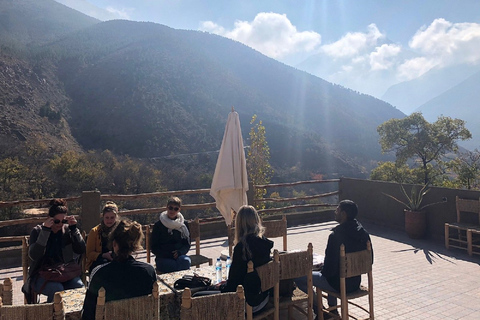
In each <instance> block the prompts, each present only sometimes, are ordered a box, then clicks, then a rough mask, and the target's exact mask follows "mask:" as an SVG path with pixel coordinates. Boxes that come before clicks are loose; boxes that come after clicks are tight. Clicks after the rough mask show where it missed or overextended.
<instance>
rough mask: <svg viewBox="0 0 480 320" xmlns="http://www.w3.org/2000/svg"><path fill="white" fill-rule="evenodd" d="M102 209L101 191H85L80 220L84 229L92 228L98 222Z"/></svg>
mask: <svg viewBox="0 0 480 320" xmlns="http://www.w3.org/2000/svg"><path fill="white" fill-rule="evenodd" d="M100 211H101V207H100V191H83V192H82V212H81V220H80V222H81V226H82V229H83V230H90V229H92V228H93V227H95V226H96V225H97V224H98V222H99V221H100Z"/></svg>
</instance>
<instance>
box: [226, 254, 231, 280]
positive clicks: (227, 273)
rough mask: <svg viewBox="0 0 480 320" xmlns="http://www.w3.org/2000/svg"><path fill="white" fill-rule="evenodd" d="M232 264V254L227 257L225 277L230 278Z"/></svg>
mask: <svg viewBox="0 0 480 320" xmlns="http://www.w3.org/2000/svg"><path fill="white" fill-rule="evenodd" d="M231 266H232V260H231V259H230V256H228V257H227V262H226V264H225V272H226V276H225V279H228V275H229V274H230V267H231Z"/></svg>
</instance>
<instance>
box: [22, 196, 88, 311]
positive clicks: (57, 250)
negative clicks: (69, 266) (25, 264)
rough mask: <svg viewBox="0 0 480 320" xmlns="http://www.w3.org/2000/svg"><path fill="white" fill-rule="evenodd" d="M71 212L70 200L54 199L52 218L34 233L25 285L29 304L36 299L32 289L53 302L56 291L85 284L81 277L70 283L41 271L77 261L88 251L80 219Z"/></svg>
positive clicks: (50, 210) (51, 206)
mask: <svg viewBox="0 0 480 320" xmlns="http://www.w3.org/2000/svg"><path fill="white" fill-rule="evenodd" d="M67 214H68V207H67V201H65V200H64V199H53V200H51V201H50V209H49V210H48V218H47V219H46V220H45V221H44V222H43V223H42V224H41V225H37V226H35V227H34V228H33V230H32V231H31V233H30V247H29V250H28V255H29V257H30V259H31V264H30V268H29V270H28V278H27V281H26V282H25V285H24V287H23V288H22V291H23V292H24V293H25V295H26V298H27V302H28V303H33V302H34V301H32V300H31V293H32V291H31V290H32V288H33V290H34V292H35V293H41V294H44V295H46V296H47V302H52V301H53V297H54V295H55V292H58V291H63V290H67V289H74V288H81V287H83V282H82V280H81V279H80V277H79V276H78V277H74V278H73V279H71V280H68V281H66V282H54V281H47V280H46V279H44V278H43V277H41V276H40V275H39V274H38V272H39V270H41V269H45V268H48V267H51V266H54V265H57V264H59V263H68V262H74V263H77V261H75V259H76V258H77V257H78V256H79V255H81V254H83V253H84V252H85V241H84V240H83V238H82V235H81V234H80V231H79V229H78V228H77V220H76V219H75V217H74V216H69V215H67Z"/></svg>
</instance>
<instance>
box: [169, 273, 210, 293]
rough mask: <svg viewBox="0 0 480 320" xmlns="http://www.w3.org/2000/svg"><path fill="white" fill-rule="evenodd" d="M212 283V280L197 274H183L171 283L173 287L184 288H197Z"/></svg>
mask: <svg viewBox="0 0 480 320" xmlns="http://www.w3.org/2000/svg"><path fill="white" fill-rule="evenodd" d="M211 283H212V280H211V279H210V278H207V277H202V276H199V275H197V274H194V275H193V276H192V275H188V274H186V275H184V276H183V277H181V278H180V279H178V280H177V281H175V283H174V284H173V288H175V289H179V290H180V289H185V288H187V287H188V288H199V287H208V286H210V284H211Z"/></svg>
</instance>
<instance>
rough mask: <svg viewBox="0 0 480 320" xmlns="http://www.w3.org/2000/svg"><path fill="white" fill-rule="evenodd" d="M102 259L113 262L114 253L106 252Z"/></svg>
mask: <svg viewBox="0 0 480 320" xmlns="http://www.w3.org/2000/svg"><path fill="white" fill-rule="evenodd" d="M102 258H103V259H107V260H108V261H112V260H113V257H112V251H109V252H105V253H104V254H102Z"/></svg>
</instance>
